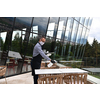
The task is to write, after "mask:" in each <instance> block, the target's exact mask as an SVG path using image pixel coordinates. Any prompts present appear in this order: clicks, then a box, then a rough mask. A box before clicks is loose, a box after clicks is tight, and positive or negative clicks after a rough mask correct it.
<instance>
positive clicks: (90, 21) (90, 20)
mask: <svg viewBox="0 0 100 100" xmlns="http://www.w3.org/2000/svg"><path fill="white" fill-rule="evenodd" d="M92 20H93V19H92V17H90V19H89V24H88V28H90V27H91V24H92Z"/></svg>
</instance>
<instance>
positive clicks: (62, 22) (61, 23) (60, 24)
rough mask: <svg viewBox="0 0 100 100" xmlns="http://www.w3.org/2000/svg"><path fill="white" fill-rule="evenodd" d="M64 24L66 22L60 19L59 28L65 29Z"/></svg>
mask: <svg viewBox="0 0 100 100" xmlns="http://www.w3.org/2000/svg"><path fill="white" fill-rule="evenodd" d="M63 24H64V21H60V22H59V27H58V30H62V29H63Z"/></svg>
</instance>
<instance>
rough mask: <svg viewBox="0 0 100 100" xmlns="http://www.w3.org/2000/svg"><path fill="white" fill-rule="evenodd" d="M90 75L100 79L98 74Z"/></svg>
mask: <svg viewBox="0 0 100 100" xmlns="http://www.w3.org/2000/svg"><path fill="white" fill-rule="evenodd" d="M90 75H91V76H93V77H96V78H99V79H100V74H95V75H93V74H90Z"/></svg>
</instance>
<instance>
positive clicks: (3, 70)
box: [0, 66, 7, 84]
mask: <svg viewBox="0 0 100 100" xmlns="http://www.w3.org/2000/svg"><path fill="white" fill-rule="evenodd" d="M6 69H7V67H6V66H0V76H4V77H5V81H6V84H7V80H6V76H5V74H6Z"/></svg>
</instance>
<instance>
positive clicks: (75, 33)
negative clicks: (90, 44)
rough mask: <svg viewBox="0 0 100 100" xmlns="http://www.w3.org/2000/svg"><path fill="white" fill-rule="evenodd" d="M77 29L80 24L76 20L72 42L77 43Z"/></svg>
mask: <svg viewBox="0 0 100 100" xmlns="http://www.w3.org/2000/svg"><path fill="white" fill-rule="evenodd" d="M77 29H78V22H77V21H75V20H74V26H73V31H72V35H71V41H72V42H75V39H76V35H77Z"/></svg>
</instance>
